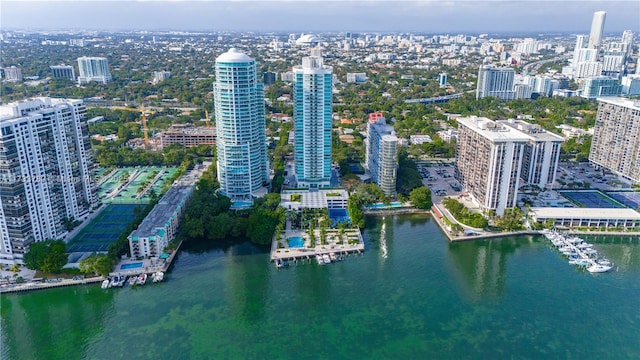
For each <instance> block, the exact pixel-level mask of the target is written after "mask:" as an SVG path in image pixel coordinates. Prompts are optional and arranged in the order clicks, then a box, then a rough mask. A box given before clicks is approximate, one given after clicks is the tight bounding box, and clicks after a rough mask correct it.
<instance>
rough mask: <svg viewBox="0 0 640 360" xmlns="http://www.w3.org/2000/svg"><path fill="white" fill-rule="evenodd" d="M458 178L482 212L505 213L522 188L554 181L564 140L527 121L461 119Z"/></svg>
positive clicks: (457, 160)
mask: <svg viewBox="0 0 640 360" xmlns="http://www.w3.org/2000/svg"><path fill="white" fill-rule="evenodd" d="M458 124H459V126H458V132H459V133H458V142H457V146H456V168H455V177H456V179H457V180H458V181H459V182H460V184H461V185H462V187H463V188H464V189H465V190H466V191H467V192H468V193H469V194H470V195H471V196H472V198H473V200H474V202H475V203H476V204H477V205H479V206H480V207H481V208H482V209H483V210H492V211H495V213H496V215H502V214H504V211H505V209H508V208H511V207H513V206H515V205H516V198H517V194H518V188H519V187H520V186H521V185H523V184H532V185H536V186H538V187H540V188H546V187H548V186H550V185H551V184H552V183H553V181H554V180H555V172H556V170H557V167H558V159H559V155H560V144H561V143H562V141H563V138H562V137H560V136H558V135H555V134H551V133H549V132H547V131H545V130H543V129H542V128H540V127H539V126H537V125H532V124H529V123H527V122H524V121H517V120H506V121H492V120H489V119H487V118H483V117H475V116H472V117H468V118H459V119H458Z"/></svg>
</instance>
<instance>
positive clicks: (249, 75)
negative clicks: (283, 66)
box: [213, 48, 269, 202]
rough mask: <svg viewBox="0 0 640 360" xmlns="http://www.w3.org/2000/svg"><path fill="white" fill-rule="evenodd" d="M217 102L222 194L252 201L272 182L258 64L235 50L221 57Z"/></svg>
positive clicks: (216, 68)
mask: <svg viewBox="0 0 640 360" xmlns="http://www.w3.org/2000/svg"><path fill="white" fill-rule="evenodd" d="M215 71H216V81H215V83H214V84H213V99H214V105H215V115H216V132H217V139H216V145H217V156H218V162H217V170H218V182H219V183H220V192H221V193H222V194H224V195H225V196H228V197H229V198H230V199H231V201H233V202H236V201H252V200H253V198H255V197H258V196H261V195H262V194H263V193H265V192H266V189H265V188H264V186H265V185H266V184H267V183H268V181H269V177H268V176H269V169H268V163H267V147H266V135H265V126H266V125H265V113H264V90H263V87H262V83H258V81H257V77H256V62H255V60H254V59H252V58H250V57H249V56H247V55H246V54H243V53H241V52H239V51H237V50H236V49H234V48H232V49H230V50H229V51H228V52H226V53H224V54H222V55H220V56H218V58H217V59H216V65H215Z"/></svg>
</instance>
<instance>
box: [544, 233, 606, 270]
mask: <svg viewBox="0 0 640 360" xmlns="http://www.w3.org/2000/svg"><path fill="white" fill-rule="evenodd" d="M542 234H543V235H544V236H545V238H547V240H549V241H550V242H551V243H552V244H553V246H555V247H556V248H557V249H558V251H560V252H561V253H562V254H563V255H565V256H566V257H567V258H568V259H569V264H571V265H576V266H578V267H581V268H585V269H586V270H587V271H588V272H590V273H603V272H608V271H610V270H611V269H612V268H613V265H612V264H611V261H609V259H607V258H605V257H602V256H600V255H599V254H598V251H597V250H596V249H594V248H593V245H592V244H589V243H587V242H586V241H584V240H583V239H581V238H579V237H577V236H571V235H563V234H561V233H559V232H557V231H552V230H543V231H542Z"/></svg>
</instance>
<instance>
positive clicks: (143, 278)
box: [136, 273, 147, 285]
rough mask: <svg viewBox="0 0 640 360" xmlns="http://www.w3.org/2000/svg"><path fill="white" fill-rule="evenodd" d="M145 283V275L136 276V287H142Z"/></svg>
mask: <svg viewBox="0 0 640 360" xmlns="http://www.w3.org/2000/svg"><path fill="white" fill-rule="evenodd" d="M146 283H147V274H144V273H143V274H141V275H140V276H138V281H136V284H137V285H144V284H146Z"/></svg>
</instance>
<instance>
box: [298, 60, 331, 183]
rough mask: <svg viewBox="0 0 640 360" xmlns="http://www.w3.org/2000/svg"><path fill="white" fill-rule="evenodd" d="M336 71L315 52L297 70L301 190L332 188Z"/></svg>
mask: <svg viewBox="0 0 640 360" xmlns="http://www.w3.org/2000/svg"><path fill="white" fill-rule="evenodd" d="M332 73H333V69H332V68H331V67H330V66H325V65H324V64H323V62H322V54H321V52H320V49H312V50H311V56H308V57H304V58H303V59H302V65H298V66H294V67H293V119H294V144H295V148H294V160H295V169H296V180H297V183H298V186H302V187H309V188H311V189H312V188H320V187H329V186H330V181H331V115H332V114H331V111H332V101H331V94H332V87H331V80H332Z"/></svg>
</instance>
